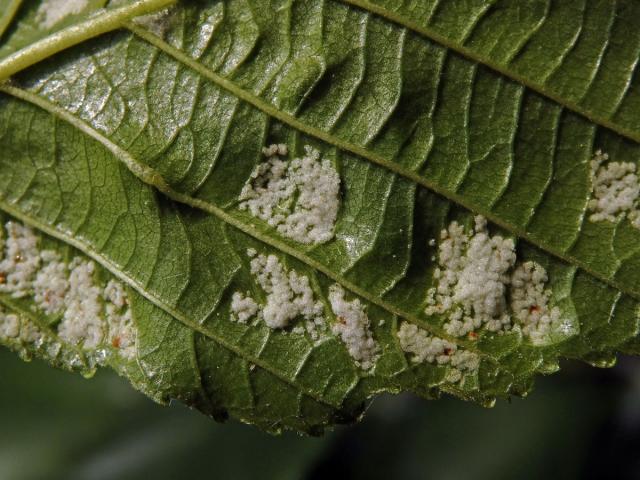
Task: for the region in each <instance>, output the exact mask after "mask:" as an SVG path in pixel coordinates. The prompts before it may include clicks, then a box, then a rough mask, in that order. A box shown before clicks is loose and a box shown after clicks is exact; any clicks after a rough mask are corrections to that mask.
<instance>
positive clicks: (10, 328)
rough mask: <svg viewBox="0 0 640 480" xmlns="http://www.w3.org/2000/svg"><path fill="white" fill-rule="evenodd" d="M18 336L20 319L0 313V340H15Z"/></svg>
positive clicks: (10, 314)
mask: <svg viewBox="0 0 640 480" xmlns="http://www.w3.org/2000/svg"><path fill="white" fill-rule="evenodd" d="M19 335H20V319H19V318H18V316H17V315H14V314H12V313H4V312H0V338H17V337H18V336H19Z"/></svg>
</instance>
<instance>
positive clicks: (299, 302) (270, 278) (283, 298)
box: [251, 254, 324, 333]
mask: <svg viewBox="0 0 640 480" xmlns="http://www.w3.org/2000/svg"><path fill="white" fill-rule="evenodd" d="M251 273H252V274H253V275H254V276H255V278H256V281H257V282H258V284H259V285H260V287H262V289H263V290H264V291H265V293H266V294H267V303H266V304H265V305H264V307H263V308H262V309H261V312H260V313H261V316H262V318H263V319H264V321H265V323H266V324H267V326H269V327H270V328H285V327H287V326H289V324H290V323H291V322H292V321H293V320H294V319H295V318H296V317H299V316H300V317H302V318H304V319H305V320H306V321H307V331H309V330H312V331H314V330H315V329H314V327H313V326H314V325H318V324H323V323H324V316H323V308H322V303H321V302H319V301H317V300H316V299H315V296H314V294H313V290H312V289H311V286H310V284H309V278H308V277H306V276H304V275H299V274H298V273H297V272H295V271H293V270H291V271H287V270H286V269H285V268H284V267H283V266H282V264H281V263H280V260H278V257H276V256H275V255H268V256H266V255H262V254H260V255H255V256H253V258H252V259H251ZM310 333H311V332H310Z"/></svg>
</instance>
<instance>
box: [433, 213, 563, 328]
mask: <svg viewBox="0 0 640 480" xmlns="http://www.w3.org/2000/svg"><path fill="white" fill-rule="evenodd" d="M438 249H439V250H438V267H437V268H436V269H435V271H434V280H435V281H436V282H437V286H436V287H433V288H431V289H429V291H428V292H427V303H428V306H427V308H426V309H425V313H427V314H428V315H435V314H438V315H445V316H446V318H447V321H446V323H445V324H444V329H445V331H446V332H447V333H448V334H449V335H452V336H455V337H461V336H464V335H470V336H471V337H472V338H475V336H476V333H475V331H476V330H478V329H486V330H489V331H492V332H498V333H503V332H505V331H508V330H510V329H511V328H512V326H513V324H514V323H516V322H517V323H518V324H520V325H521V326H522V329H523V333H524V334H525V336H527V337H530V338H531V339H532V340H540V339H541V337H542V336H543V335H547V334H548V333H550V331H551V329H552V328H554V327H557V326H558V325H559V323H560V310H559V309H558V308H557V307H553V308H551V307H550V306H549V302H550V299H551V291H549V290H548V289H545V284H546V282H547V280H548V279H547V274H546V271H545V269H544V268H543V267H542V266H541V265H539V264H537V263H535V262H525V263H524V264H517V257H516V250H515V244H514V242H513V240H511V239H505V238H503V237H502V236H500V235H493V236H492V235H490V234H489V233H488V231H487V223H486V220H485V219H484V217H480V216H478V217H476V219H475V227H474V228H473V229H472V230H471V231H470V232H469V233H467V232H465V229H464V228H463V227H462V226H461V225H459V224H458V223H457V222H452V223H451V224H450V225H449V227H448V228H447V229H446V230H443V231H442V233H441V241H440V244H439V247H438ZM509 299H511V301H509Z"/></svg>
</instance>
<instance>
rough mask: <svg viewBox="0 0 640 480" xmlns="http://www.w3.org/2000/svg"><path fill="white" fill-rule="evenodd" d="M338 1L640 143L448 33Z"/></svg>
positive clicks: (365, 4)
mask: <svg viewBox="0 0 640 480" xmlns="http://www.w3.org/2000/svg"><path fill="white" fill-rule="evenodd" d="M335 1H337V2H341V3H344V4H347V5H351V6H353V7H356V8H359V9H361V10H364V11H366V12H368V13H371V14H373V15H376V16H378V17H381V18H383V19H385V20H387V21H389V22H391V23H395V24H396V25H399V26H401V27H404V28H406V29H408V30H411V31H412V32H414V33H417V34H418V35H420V36H422V37H425V38H427V39H428V40H431V41H433V42H435V43H438V44H440V45H441V46H443V47H445V48H447V49H449V50H452V51H454V52H456V53H457V54H459V55H461V56H463V57H465V58H466V59H468V60H471V61H473V62H475V63H478V64H481V65H484V66H485V67H488V68H490V69H491V70H493V71H495V72H497V73H499V74H500V75H502V76H504V77H507V78H509V79H511V80H513V81H514V82H517V83H519V84H520V85H523V86H524V87H526V88H528V89H530V90H532V91H534V92H536V93H538V94H540V95H542V96H544V97H546V98H548V99H549V100H552V101H554V102H555V103H557V104H558V105H560V106H562V107H563V108H566V109H567V110H571V111H572V112H574V113H577V114H578V115H580V116H582V117H584V118H586V119H587V120H589V121H590V122H592V123H595V124H596V125H599V126H601V127H604V128H607V129H609V130H611V131H613V132H615V133H617V134H618V135H620V136H622V137H625V138H628V139H629V140H633V141H634V142H636V143H640V132H638V131H635V130H633V129H630V128H625V127H623V126H621V125H620V124H618V123H616V122H613V121H611V120H610V119H609V118H606V117H603V116H601V115H597V114H595V113H593V112H591V111H589V110H588V109H586V108H584V107H582V106H580V104H578V103H576V102H571V101H569V100H568V99H566V98H564V97H562V96H560V95H557V94H555V93H554V92H552V91H551V90H550V89H549V88H547V87H546V86H545V85H544V84H541V83H537V82H532V81H531V80H530V79H528V78H527V77H526V76H524V75H519V74H518V73H516V72H514V71H513V70H512V69H510V68H508V67H505V66H504V65H501V64H500V63H498V62H495V61H493V60H491V59H490V58H488V57H487V56H485V55H480V54H478V53H477V52H475V51H474V50H473V49H470V48H467V47H465V46H464V45H463V44H461V43H458V42H455V41H452V40H451V39H450V38H447V37H446V36H445V35H442V34H440V33H438V32H436V31H435V30H434V29H432V28H429V27H425V26H424V25H420V24H419V23H417V22H414V21H412V20H410V19H408V18H406V17H405V16H403V15H400V14H398V13H396V12H392V11H390V10H387V9H386V8H384V7H381V6H379V5H375V4H373V3H371V2H369V1H367V0H335Z"/></svg>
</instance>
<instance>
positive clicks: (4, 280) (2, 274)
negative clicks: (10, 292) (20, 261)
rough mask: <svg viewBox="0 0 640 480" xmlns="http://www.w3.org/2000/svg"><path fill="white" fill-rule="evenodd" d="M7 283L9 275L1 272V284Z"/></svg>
mask: <svg viewBox="0 0 640 480" xmlns="http://www.w3.org/2000/svg"><path fill="white" fill-rule="evenodd" d="M5 283H7V275H6V274H5V273H4V272H1V273H0V285H4V284H5Z"/></svg>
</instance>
